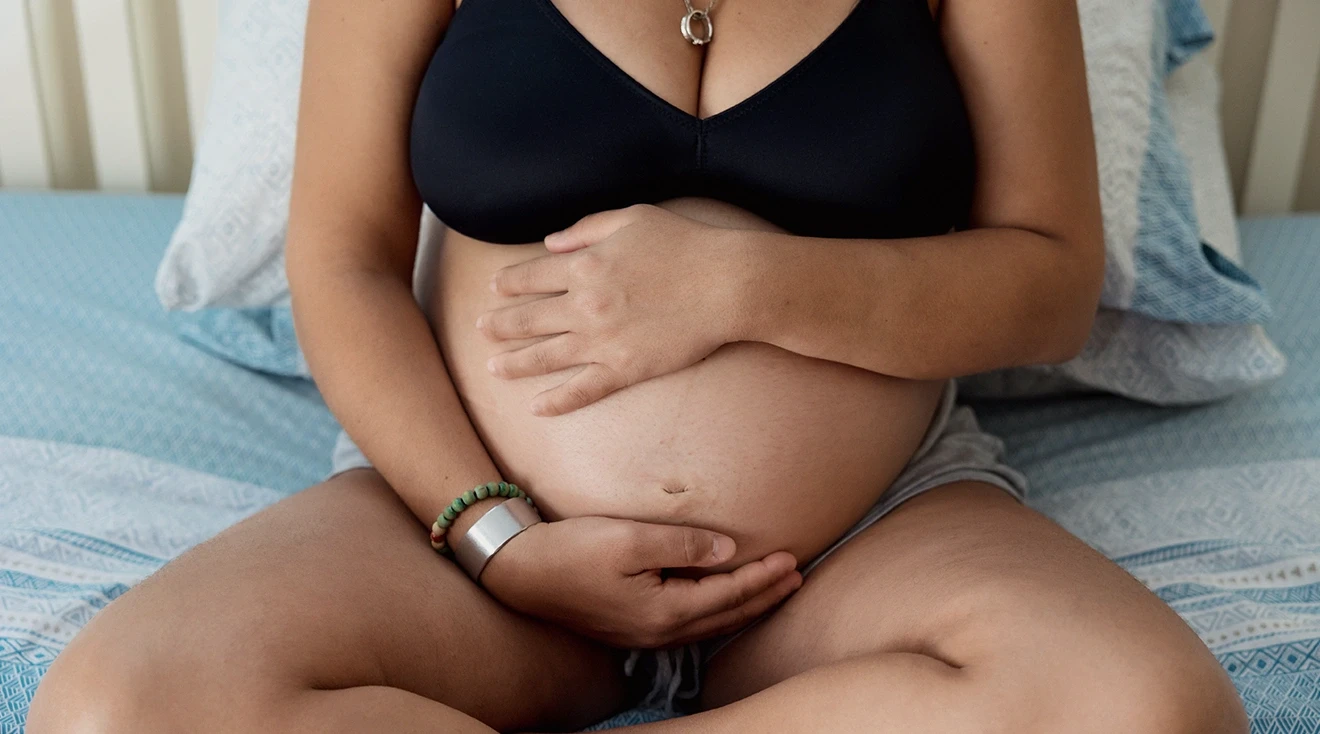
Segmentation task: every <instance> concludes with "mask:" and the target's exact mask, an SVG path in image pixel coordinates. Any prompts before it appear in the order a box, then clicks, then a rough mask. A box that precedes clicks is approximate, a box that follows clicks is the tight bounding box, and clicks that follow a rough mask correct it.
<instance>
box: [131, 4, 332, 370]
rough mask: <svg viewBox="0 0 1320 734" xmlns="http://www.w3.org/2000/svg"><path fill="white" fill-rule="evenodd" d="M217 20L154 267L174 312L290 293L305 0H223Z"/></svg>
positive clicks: (284, 297)
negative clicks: (190, 148) (185, 165)
mask: <svg viewBox="0 0 1320 734" xmlns="http://www.w3.org/2000/svg"><path fill="white" fill-rule="evenodd" d="M219 20H220V24H219V34H218V38H217V45H216V57H215V67H214V72H213V75H212V81H211V90H210V101H209V103H208V104H207V107H206V123H205V127H204V129H203V131H202V135H201V139H200V145H199V146H198V148H197V155H196V162H195V163H194V165H193V173H192V184H191V186H190V188H189V190H188V198H187V201H186V202H185V204H184V209H183V218H182V220H181V221H180V222H179V226H178V228H177V229H176V230H175V232H174V237H173V238H172V239H171V240H170V245H169V249H167V250H166V252H165V258H164V260H163V261H162V262H161V264H160V268H159V270H158V271H157V273H156V293H157V295H158V296H159V298H160V301H161V303H162V304H164V305H165V307H166V308H168V309H172V310H196V309H200V308H206V307H211V306H232V307H266V306H272V305H277V304H285V303H287V302H288V298H289V286H288V283H287V282H286V280H285V278H284V236H285V231H286V229H287V227H288V209H289V184H290V181H291V179H292V175H293V140H294V134H295V128H296V126H297V118H298V88H299V84H300V76H301V72H302V52H303V36H304V29H305V26H306V24H307V0H222V2H221V3H220V18H219ZM284 346H285V347H287V346H288V345H284Z"/></svg>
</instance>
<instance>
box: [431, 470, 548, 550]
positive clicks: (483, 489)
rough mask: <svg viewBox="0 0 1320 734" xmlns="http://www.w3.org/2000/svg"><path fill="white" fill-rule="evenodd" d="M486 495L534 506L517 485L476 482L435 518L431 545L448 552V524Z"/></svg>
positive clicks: (452, 522)
mask: <svg viewBox="0 0 1320 734" xmlns="http://www.w3.org/2000/svg"><path fill="white" fill-rule="evenodd" d="M487 497H516V498H518V499H525V500H527V504H529V505H531V506H532V507H536V503H535V502H533V501H532V498H531V497H528V496H527V493H526V492H524V491H522V490H521V489H518V485H516V484H510V483H508V482H486V483H485V484H478V485H477V486H476V487H473V488H472V489H469V490H468V491H466V492H464V493H463V494H462V495H460V496H458V497H457V498H455V499H454V502H453V503H452V504H450V505H449V506H448V507H446V508H445V511H444V512H442V513H440V517H437V518H436V519H435V524H434V525H432V526H431V547H432V548H434V549H436V550H437V551H438V552H440V553H448V552H449V544H448V543H447V542H446V541H445V533H448V532H449V526H450V525H453V524H454V520H455V519H456V518H457V517H458V516H459V514H461V513H462V512H463V510H466V509H467V508H469V507H471V506H472V505H475V504H476V503H477V502H479V501H481V500H484V499H486V498H487Z"/></svg>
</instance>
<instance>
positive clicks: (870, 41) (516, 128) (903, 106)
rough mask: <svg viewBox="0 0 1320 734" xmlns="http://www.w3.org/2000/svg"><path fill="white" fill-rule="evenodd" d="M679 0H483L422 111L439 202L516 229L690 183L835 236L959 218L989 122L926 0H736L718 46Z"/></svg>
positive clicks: (466, 218)
mask: <svg viewBox="0 0 1320 734" xmlns="http://www.w3.org/2000/svg"><path fill="white" fill-rule="evenodd" d="M674 6H675V7H674V8H668V7H667V6H665V5H663V4H661V3H658V2H646V3H640V2H638V3H618V2H612V1H611V0H571V2H568V1H566V2H564V4H563V5H562V6H561V5H556V4H555V3H554V2H552V0H464V2H463V4H462V5H461V6H460V8H459V10H458V12H457V13H456V15H455V17H454V19H453V21H452V24H451V27H450V29H449V31H448V33H447V35H446V37H445V38H444V40H443V41H442V42H441V44H440V46H439V48H438V49H437V51H436V54H435V56H434V58H433V60H432V63H431V65H430V68H429V69H428V71H427V74H426V76H425V79H424V80H423V84H422V88H421V92H420V94H419V98H418V102H417V107H416V110H415V114H414V119H413V131H412V148H413V150H412V154H413V155H412V158H413V169H414V171H413V172H414V178H415V179H416V181H417V183H418V188H419V190H420V191H421V193H422V195H423V198H424V199H425V200H426V201H427V203H428V204H429V205H430V206H431V208H432V209H433V210H434V211H435V212H436V213H437V215H439V216H440V217H441V219H442V220H444V221H446V223H447V224H449V225H450V226H452V227H454V228H456V229H458V230H459V231H463V232H464V233H465V234H469V235H471V236H473V237H477V238H478V239H485V240H487V241H492V242H510V243H513V242H528V241H534V240H536V239H539V238H540V237H542V236H544V234H546V233H548V232H550V231H554V229H557V228H559V227H562V226H567V225H568V224H571V223H572V222H573V221H575V220H576V219H577V218H579V217H581V216H583V215H585V214H588V213H591V212H593V211H600V210H602V209H608V208H615V207H618V206H626V205H628V204H633V203H638V202H643V201H652V202H654V201H660V200H663V199H668V198H675V197H679V196H708V197H711V198H717V199H720V200H723V201H727V202H729V203H732V204H735V205H737V206H740V207H743V208H746V209H748V210H750V211H752V212H753V213H755V214H758V215H759V216H762V217H764V218H766V219H768V220H770V221H772V222H775V223H776V224H778V225H780V226H782V227H784V228H785V229H787V230H789V231H793V232H799V233H803V234H814V235H821V236H824V235H831V236H853V237H865V236H871V237H878V236H885V235H886V234H887V235H888V236H909V235H917V234H925V233H938V232H942V231H947V230H948V229H949V228H950V227H951V226H956V224H957V221H956V220H957V219H958V213H959V211H963V212H965V210H966V208H967V206H968V204H969V198H970V181H969V176H970V169H971V141H970V133H969V129H968V122H967V119H966V112H965V109H964V108H963V105H962V98H961V95H960V94H959V91H958V86H957V80H956V79H955V78H954V76H953V73H952V71H951V70H950V68H949V65H948V63H947V59H946V58H945V56H944V54H943V49H942V46H941V44H940V40H939V35H938V30H937V28H936V26H935V23H934V21H933V20H932V18H931V16H930V11H929V7H928V5H927V0H861V2H860V3H858V4H856V5H854V4H852V0H827V1H823V2H821V3H813V4H811V6H810V7H811V8H812V10H811V12H807V13H804V12H802V10H801V9H802V7H803V6H802V5H798V6H796V8H797V10H796V12H793V6H790V5H788V4H786V3H783V2H778V1H775V2H765V3H758V4H756V5H754V6H740V5H738V4H735V3H732V2H729V3H728V4H726V5H723V6H717V8H716V10H715V11H714V13H713V15H712V21H713V23H714V26H715V29H716V30H715V39H716V40H715V41H713V42H712V43H710V44H708V45H706V46H703V47H695V46H693V45H691V44H689V43H688V42H687V41H686V40H684V39H683V37H682V35H681V33H680V30H679V19H680V18H681V17H682V16H683V14H684V13H685V12H686V11H685V10H684V8H683V4H682V2H680V1H678V0H675V3H674ZM698 7H704V5H701V4H700V3H698ZM882 222H883V223H884V226H880V225H881V223H882ZM927 230H929V231H927Z"/></svg>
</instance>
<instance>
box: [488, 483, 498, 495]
mask: <svg viewBox="0 0 1320 734" xmlns="http://www.w3.org/2000/svg"><path fill="white" fill-rule="evenodd" d="M499 486H500V485H498V484H496V483H495V482H486V496H487V497H498V496H499V493H498V492H496V491H495V490H497V489H499Z"/></svg>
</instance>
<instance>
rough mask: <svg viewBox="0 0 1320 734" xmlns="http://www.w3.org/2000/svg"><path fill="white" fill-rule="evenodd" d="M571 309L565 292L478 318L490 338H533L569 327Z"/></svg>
mask: <svg viewBox="0 0 1320 734" xmlns="http://www.w3.org/2000/svg"><path fill="white" fill-rule="evenodd" d="M569 314H570V309H569V308H568V305H567V301H566V299H565V298H564V297H563V296H551V297H550V298H538V299H537V300H535V301H529V302H527V303H519V304H518V305H516V306H506V307H504V308H498V309H495V310H494V311H487V312H486V313H483V314H482V315H481V316H480V317H478V318H477V331H480V332H481V333H482V334H483V335H485V337H486V338H487V339H492V340H495V341H500V340H505V339H530V338H532V337H536V336H549V335H551V334H562V333H564V332H565V331H568V328H569V321H570V320H571V319H570V318H569Z"/></svg>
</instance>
